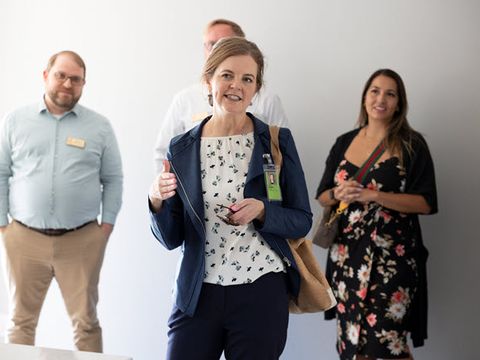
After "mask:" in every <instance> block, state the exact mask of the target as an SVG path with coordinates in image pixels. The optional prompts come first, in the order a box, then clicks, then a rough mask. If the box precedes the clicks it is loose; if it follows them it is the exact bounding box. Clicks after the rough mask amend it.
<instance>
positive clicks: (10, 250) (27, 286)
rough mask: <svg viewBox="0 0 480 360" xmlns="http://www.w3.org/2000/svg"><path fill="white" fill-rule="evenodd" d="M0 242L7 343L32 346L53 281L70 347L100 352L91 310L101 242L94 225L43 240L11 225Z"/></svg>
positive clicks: (99, 334)
mask: <svg viewBox="0 0 480 360" xmlns="http://www.w3.org/2000/svg"><path fill="white" fill-rule="evenodd" d="M1 243H2V255H3V260H2V263H4V264H5V269H6V271H5V274H6V278H7V289H8V292H9V296H10V320H11V323H10V326H9V328H8V330H7V339H6V340H7V342H10V343H15V344H25V345H34V343H35V329H36V327H37V323H38V318H39V315H40V310H41V308H42V305H43V301H44V300H45V296H46V294H47V291H48V288H49V286H50V283H51V281H52V278H54V277H55V279H56V280H57V283H58V285H59V288H60V291H61V293H62V296H63V300H64V302H65V306H66V308H67V312H68V315H69V316H70V319H71V321H72V325H73V332H74V342H75V346H76V348H77V349H78V350H82V351H92V352H102V329H101V327H100V324H99V322H98V318H97V310H96V306H97V303H98V280H99V275H100V269H101V267H102V262H103V256H104V253H105V247H106V245H107V238H106V237H105V235H104V233H103V231H102V230H101V228H100V226H99V225H98V224H97V223H96V222H93V223H91V224H89V225H86V226H85V227H83V228H81V229H79V230H76V231H72V232H68V233H66V234H64V235H62V236H45V235H42V234H40V233H38V232H36V231H33V230H30V229H28V228H26V227H24V226H23V225H20V224H19V223H17V222H15V221H14V222H12V223H10V225H8V226H7V228H6V229H5V231H4V233H3V236H2V241H1Z"/></svg>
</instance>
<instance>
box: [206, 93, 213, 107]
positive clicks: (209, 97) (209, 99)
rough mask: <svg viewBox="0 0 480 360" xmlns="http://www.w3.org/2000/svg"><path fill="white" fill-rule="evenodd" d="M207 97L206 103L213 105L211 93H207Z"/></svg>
mask: <svg viewBox="0 0 480 360" xmlns="http://www.w3.org/2000/svg"><path fill="white" fill-rule="evenodd" d="M207 97H208V104H209V105H210V106H213V95H212V94H208V95H207Z"/></svg>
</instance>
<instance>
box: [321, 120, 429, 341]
mask: <svg viewBox="0 0 480 360" xmlns="http://www.w3.org/2000/svg"><path fill="white" fill-rule="evenodd" d="M359 131H360V129H355V130H352V131H349V132H347V133H345V134H343V135H341V136H339V137H338V138H337V140H336V141H335V144H334V145H333V147H332V149H331V150H330V153H329V155H328V158H327V161H326V165H325V171H324V173H323V176H322V180H321V181H320V185H319V186H318V189H317V194H316V197H317V198H318V197H319V196H320V194H321V193H323V192H324V191H325V190H327V189H331V188H333V187H334V186H335V183H334V175H335V172H336V170H337V167H338V164H339V163H340V161H342V160H343V158H344V154H345V151H346V150H347V148H348V146H349V145H350V143H351V142H352V140H353V139H354V138H355V136H356V135H357V134H358V132H359ZM412 147H413V153H412V154H411V155H409V154H408V152H407V151H404V152H403V161H404V164H405V169H406V171H407V174H406V180H407V182H406V188H405V193H407V194H418V195H422V196H423V197H424V198H425V200H426V201H427V203H428V205H430V208H431V211H430V214H435V213H436V212H437V211H438V208H437V191H436V185H435V173H434V169H433V161H432V157H431V155H430V151H429V150H428V146H427V143H426V141H425V139H424V138H423V136H422V135H420V134H419V133H417V132H414V134H413V136H412ZM410 216H411V217H412V221H413V226H414V228H415V234H416V240H417V245H418V251H417V256H416V260H417V268H418V277H419V283H418V289H417V294H416V296H415V298H414V299H413V303H412V307H411V308H410V314H409V319H408V324H409V325H408V330H409V331H410V337H411V338H412V342H413V346H414V347H418V346H422V345H423V344H424V340H425V339H426V338H427V312H428V294H427V267H426V265H427V258H428V250H427V249H426V247H425V246H424V244H423V241H422V232H421V229H420V222H419V220H418V215H417V214H410ZM326 276H327V279H328V280H329V281H331V279H332V274H331V269H330V268H329V266H327V269H326ZM333 318H335V309H331V310H328V311H326V312H325V319H327V320H328V319H333Z"/></svg>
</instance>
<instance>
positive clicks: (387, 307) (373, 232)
mask: <svg viewBox="0 0 480 360" xmlns="http://www.w3.org/2000/svg"><path fill="white" fill-rule="evenodd" d="M357 170H358V167H357V166H355V165H354V164H352V163H350V162H348V161H347V160H345V159H344V160H343V161H341V162H340V164H339V166H338V168H337V171H336V173H335V183H336V185H338V184H339V183H341V182H342V181H345V180H347V179H349V178H351V177H353V176H354V174H355V172H356V171H357ZM405 181H406V179H405V170H404V169H403V168H402V167H401V166H400V164H399V159H398V158H397V157H391V158H389V159H387V160H385V161H381V162H379V163H377V164H375V166H374V167H372V169H370V172H369V173H368V174H367V177H366V179H365V180H364V182H363V184H364V186H366V187H368V188H371V189H374V190H380V191H384V192H395V193H402V192H404V191H405ZM328 262H329V266H330V268H331V270H332V275H333V281H332V287H333V290H334V293H335V295H336V297H337V300H338V305H337V308H336V315H337V350H338V352H339V354H340V358H341V359H355V358H356V354H362V355H368V356H371V357H377V358H386V359H395V358H405V357H408V349H407V339H406V335H407V324H406V323H407V314H408V310H409V306H410V304H411V301H412V298H413V296H414V294H415V291H416V286H417V277H418V275H417V268H416V262H415V239H414V232H413V226H412V223H411V218H410V217H409V216H408V215H406V214H402V213H399V212H397V211H394V210H390V209H387V208H384V207H382V206H380V205H379V204H378V203H375V202H371V203H368V204H361V203H358V202H356V203H352V204H350V206H349V207H348V209H347V210H346V211H345V212H344V213H343V214H342V216H341V218H340V231H339V236H338V237H337V239H336V240H335V242H334V244H333V245H332V246H331V248H330V251H329V257H328Z"/></svg>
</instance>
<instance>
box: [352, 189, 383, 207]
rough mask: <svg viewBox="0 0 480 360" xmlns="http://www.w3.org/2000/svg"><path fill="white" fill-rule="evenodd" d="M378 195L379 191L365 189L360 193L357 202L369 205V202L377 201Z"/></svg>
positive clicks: (356, 198)
mask: <svg viewBox="0 0 480 360" xmlns="http://www.w3.org/2000/svg"><path fill="white" fill-rule="evenodd" d="M377 195H378V191H376V190H371V189H368V188H363V189H361V190H360V191H359V192H358V194H357V196H356V197H355V201H358V202H361V203H362V204H367V203H369V202H372V201H376V200H377Z"/></svg>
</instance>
